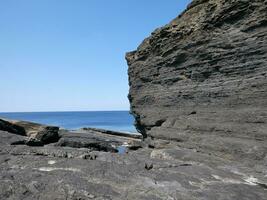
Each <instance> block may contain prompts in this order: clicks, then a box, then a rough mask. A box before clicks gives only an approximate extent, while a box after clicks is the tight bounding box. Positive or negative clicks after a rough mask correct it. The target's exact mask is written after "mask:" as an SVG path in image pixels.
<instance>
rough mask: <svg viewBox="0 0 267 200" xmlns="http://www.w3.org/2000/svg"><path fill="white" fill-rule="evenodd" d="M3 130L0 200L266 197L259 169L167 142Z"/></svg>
mask: <svg viewBox="0 0 267 200" xmlns="http://www.w3.org/2000/svg"><path fill="white" fill-rule="evenodd" d="M18 124H20V125H18ZM33 125H34V126H33ZM3 127H9V129H8V130H12V131H11V132H7V131H0V138H1V140H0V180H1V182H0V199H147V200H148V199H185V200H189V199H266V195H267V184H266V183H267V177H266V176H265V175H264V174H266V171H264V170H266V168H265V169H263V168H261V166H260V165H259V166H254V163H251V165H245V164H243V163H240V162H239V160H231V159H228V158H227V157H219V156H216V155H214V154H213V153H205V152H201V151H199V150H198V148H182V147H179V146H178V145H177V142H175V141H168V140H160V139H159V140H153V141H152V140H151V141H143V140H141V139H138V138H135V137H132V136H130V137H127V135H125V134H123V135H120V133H117V134H114V133H113V132H112V134H111V135H110V134H108V133H107V132H104V133H103V130H101V129H100V130H98V129H83V130H77V131H75V132H71V131H67V130H62V129H60V130H59V129H58V128H57V127H50V126H44V125H39V124H35V123H34V124H33V123H30V122H15V123H14V121H10V122H7V121H4V120H1V130H3ZM25 127H27V130H28V131H26V134H25V132H23V133H24V134H21V132H16V131H14V130H23V129H25ZM30 127H32V128H30ZM51 129H52V130H58V131H57V132H55V131H53V133H54V134H55V135H56V136H57V137H58V140H57V141H54V140H53V141H52V140H50V141H52V142H51V143H42V140H39V139H38V138H39V134H40V133H39V132H38V131H39V130H40V132H41V133H42V134H43V135H47V133H49V134H48V135H50V136H49V137H51V138H55V135H53V134H50V133H51V132H50V130H51ZM36 130H38V131H37V132H36ZM44 130H45V131H44ZM27 132H30V133H33V134H30V136H27ZM49 137H48V138H47V139H48V141H49V139H50V138H49ZM30 140H32V141H33V142H32V143H28V142H27V141H30ZM25 141H26V142H25ZM46 141H47V140H46ZM36 144H37V145H36ZM40 144H41V145H40ZM265 162H266V160H265ZM253 166H254V167H253Z"/></svg>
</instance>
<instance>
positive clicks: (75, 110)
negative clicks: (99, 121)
mask: <svg viewBox="0 0 267 200" xmlns="http://www.w3.org/2000/svg"><path fill="white" fill-rule="evenodd" d="M121 111H128V112H130V110H73V111H68V110H62V111H8V112H1V111H0V114H1V113H2V114H4V113H48V112H49V113H53V112H54V113H56V112H121Z"/></svg>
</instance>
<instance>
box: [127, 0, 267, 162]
mask: <svg viewBox="0 0 267 200" xmlns="http://www.w3.org/2000/svg"><path fill="white" fill-rule="evenodd" d="M126 59H127V62H128V65H129V69H128V74H129V85H130V92H129V100H130V103H131V112H132V113H133V115H134V117H135V119H136V127H137V129H138V130H139V132H140V133H142V134H143V135H144V137H151V138H157V139H159V138H160V139H167V140H173V141H174V140H175V141H178V142H182V143H181V145H184V146H188V147H189V146H191V147H199V148H201V149H202V150H206V151H211V152H218V153H222V152H223V154H229V155H236V156H238V157H242V156H244V157H246V158H247V157H251V158H253V157H254V158H255V159H259V160H260V159H263V158H264V157H265V156H266V152H267V145H266V140H267V1H266V0H242V1H241V0H194V1H193V2H192V3H191V4H190V5H189V6H188V8H187V9H186V10H185V11H184V12H183V13H182V14H181V15H179V16H178V17H177V18H176V19H174V20H173V21H171V22H170V23H169V24H167V25H166V26H164V27H162V28H159V29H156V30H155V31H154V32H153V33H152V34H151V36H150V37H148V38H146V39H145V40H144V41H143V42H142V44H141V45H140V46H139V47H138V48H137V50H136V51H133V52H129V53H127V54H126Z"/></svg>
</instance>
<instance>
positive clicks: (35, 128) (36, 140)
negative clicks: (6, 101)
mask: <svg viewBox="0 0 267 200" xmlns="http://www.w3.org/2000/svg"><path fill="white" fill-rule="evenodd" d="M0 130H1V131H7V132H10V133H14V134H18V135H23V136H27V137H28V138H26V139H25V140H23V141H18V143H21V144H27V145H29V146H41V145H43V144H49V143H53V142H57V141H58V140H59V134H58V131H59V127H56V126H47V125H42V124H38V123H33V122H27V121H18V120H3V119H0ZM18 143H17V144H18ZM15 144H16V143H15Z"/></svg>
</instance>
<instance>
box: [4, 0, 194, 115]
mask: <svg viewBox="0 0 267 200" xmlns="http://www.w3.org/2000/svg"><path fill="white" fill-rule="evenodd" d="M189 2H190V0H168V1H163V0H158V1H155V0H38V1H37V0H23V1H22V0H8V1H0V44H1V45H0V91H1V94H0V112H16V111H81V110H128V109H129V103H128V99H127V94H128V89H129V88H128V77H127V64H126V61H125V59H124V57H125V52H127V51H132V50H135V49H136V48H137V46H138V45H139V44H140V43H141V41H142V40H143V39H144V38H145V37H147V36H149V35H150V33H151V32H152V31H153V30H154V29H155V28H157V27H160V26H162V25H165V24H166V23H168V22H169V21H170V20H172V19H173V18H175V17H176V16H177V15H178V14H179V13H180V12H182V11H183V10H184V9H185V7H186V6H187V4H188V3H189Z"/></svg>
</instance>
